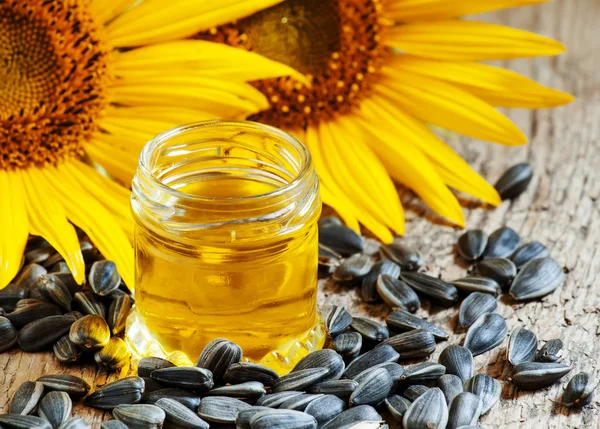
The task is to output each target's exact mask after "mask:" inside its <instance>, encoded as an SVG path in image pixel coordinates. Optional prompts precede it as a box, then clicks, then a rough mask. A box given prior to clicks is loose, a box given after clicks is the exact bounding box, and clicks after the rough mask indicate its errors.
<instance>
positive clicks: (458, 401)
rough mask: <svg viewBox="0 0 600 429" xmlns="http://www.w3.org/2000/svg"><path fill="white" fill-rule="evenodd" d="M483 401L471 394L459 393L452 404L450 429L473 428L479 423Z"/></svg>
mask: <svg viewBox="0 0 600 429" xmlns="http://www.w3.org/2000/svg"><path fill="white" fill-rule="evenodd" d="M481 407H482V405H481V399H479V397H478V396H477V395H474V394H472V393H471V392H463V393H459V394H458V395H457V396H456V398H454V399H453V400H452V403H451V404H450V412H449V413H448V426H446V427H447V428H448V429H457V428H459V427H460V426H472V425H474V424H476V423H477V420H479V416H480V415H481Z"/></svg>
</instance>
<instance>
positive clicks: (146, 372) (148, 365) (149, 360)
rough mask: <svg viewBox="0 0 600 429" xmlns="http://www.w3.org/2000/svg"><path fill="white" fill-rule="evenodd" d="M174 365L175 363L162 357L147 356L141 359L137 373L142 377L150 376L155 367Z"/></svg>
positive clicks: (171, 366)
mask: <svg viewBox="0 0 600 429" xmlns="http://www.w3.org/2000/svg"><path fill="white" fill-rule="evenodd" d="M174 366H175V364H174V363H171V362H169V361H168V360H166V359H163V358H160V357H145V358H142V359H140V361H139V363H138V371H137V373H138V375H139V376H140V377H150V374H151V373H152V371H154V370H155V369H162V368H173V367H174Z"/></svg>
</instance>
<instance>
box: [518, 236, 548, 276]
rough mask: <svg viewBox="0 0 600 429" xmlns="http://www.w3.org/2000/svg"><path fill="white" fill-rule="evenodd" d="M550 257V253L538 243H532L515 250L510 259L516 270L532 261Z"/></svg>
mask: <svg viewBox="0 0 600 429" xmlns="http://www.w3.org/2000/svg"><path fill="white" fill-rule="evenodd" d="M549 256H550V251H549V250H548V249H547V248H546V246H544V245H543V244H542V243H540V242H539V241H532V242H530V243H527V244H524V245H522V246H521V247H519V248H518V249H517V250H515V253H513V254H512V256H511V257H510V259H511V260H512V261H513V262H514V263H515V265H516V267H517V269H518V270H520V269H521V268H522V267H523V265H525V264H526V263H527V262H529V261H533V260H534V259H543V258H547V257H549Z"/></svg>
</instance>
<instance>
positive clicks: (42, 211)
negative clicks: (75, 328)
mask: <svg viewBox="0 0 600 429" xmlns="http://www.w3.org/2000/svg"><path fill="white" fill-rule="evenodd" d="M49 169H51V170H49ZM19 174H20V175H21V180H22V181H23V189H24V190H25V193H24V196H25V205H26V207H27V217H28V219H29V232H30V233H31V234H33V235H41V236H42V237H44V238H45V239H46V240H47V241H48V243H50V245H51V246H52V247H54V248H55V249H56V251H57V252H58V253H60V254H61V255H62V257H63V258H65V262H66V263H67V265H68V266H69V270H71V273H73V277H74V278H75V280H76V281H77V283H79V284H81V283H82V282H83V279H84V276H85V264H84V262H83V256H82V255H81V248H80V246H79V241H78V240H77V233H76V232H75V228H73V225H71V224H70V223H69V222H68V221H67V214H66V212H65V209H66V207H67V206H68V205H69V204H73V202H72V201H71V200H68V199H64V198H62V195H59V194H58V193H57V192H56V191H55V190H54V189H53V188H52V187H51V186H50V184H49V181H48V177H50V176H53V175H58V172H57V171H56V170H55V169H54V168H51V167H44V168H36V167H30V168H28V169H27V170H20V171H19ZM57 180H59V181H60V178H58V179H57ZM74 203H75V204H85V200H80V201H75V202H74Z"/></svg>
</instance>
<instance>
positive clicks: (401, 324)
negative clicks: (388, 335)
mask: <svg viewBox="0 0 600 429" xmlns="http://www.w3.org/2000/svg"><path fill="white" fill-rule="evenodd" d="M385 323H387V325H388V326H389V327H391V328H392V329H394V330H396V331H412V330H414V329H424V330H426V331H429V332H431V333H432V334H433V336H434V337H435V338H436V339H438V340H447V339H448V333H447V332H445V331H444V330H443V329H441V328H440V327H438V326H436V325H434V324H433V323H430V322H428V321H426V320H424V319H421V318H420V317H417V316H415V315H414V314H411V313H409V312H408V311H406V310H403V309H401V308H396V309H394V311H392V312H391V313H390V314H389V315H388V317H387V318H386V319H385Z"/></svg>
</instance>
